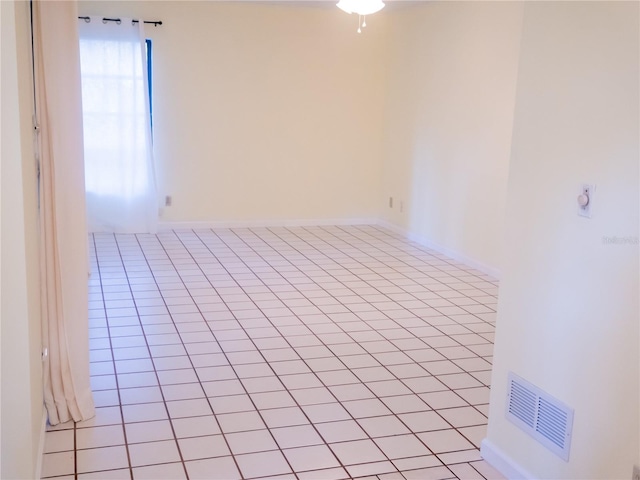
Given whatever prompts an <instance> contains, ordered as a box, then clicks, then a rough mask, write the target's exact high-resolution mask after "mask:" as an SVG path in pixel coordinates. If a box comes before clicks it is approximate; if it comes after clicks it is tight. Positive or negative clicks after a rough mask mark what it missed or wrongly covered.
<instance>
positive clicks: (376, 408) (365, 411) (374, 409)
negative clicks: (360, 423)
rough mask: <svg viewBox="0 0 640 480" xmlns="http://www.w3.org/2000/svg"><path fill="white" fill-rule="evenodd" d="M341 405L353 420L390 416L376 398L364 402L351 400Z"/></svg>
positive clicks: (388, 411) (389, 412)
mask: <svg viewBox="0 0 640 480" xmlns="http://www.w3.org/2000/svg"><path fill="white" fill-rule="evenodd" d="M342 405H344V407H345V408H346V409H347V410H348V411H349V413H350V414H351V415H352V416H353V418H366V417H377V416H380V415H390V414H391V411H390V410H389V409H388V408H387V407H386V406H385V404H384V403H382V402H381V401H380V400H378V399H377V398H368V399H364V400H352V401H349V402H343V403H342Z"/></svg>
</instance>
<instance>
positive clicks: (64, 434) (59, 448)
mask: <svg viewBox="0 0 640 480" xmlns="http://www.w3.org/2000/svg"><path fill="white" fill-rule="evenodd" d="M73 435H74V432H73V430H60V431H57V432H47V433H46V435H45V437H44V453H56V452H65V451H69V450H73V449H74V448H75V447H74V439H73Z"/></svg>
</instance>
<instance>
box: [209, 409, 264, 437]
mask: <svg viewBox="0 0 640 480" xmlns="http://www.w3.org/2000/svg"><path fill="white" fill-rule="evenodd" d="M216 418H217V420H218V422H219V423H220V428H221V429H222V431H223V432H224V433H234V432H245V431H249V430H260V429H263V428H265V425H264V422H263V421H262V419H261V418H260V415H258V412H255V411H253V412H240V413H227V414H224V415H217V416H216ZM265 420H266V419H265Z"/></svg>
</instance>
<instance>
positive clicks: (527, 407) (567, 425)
mask: <svg viewBox="0 0 640 480" xmlns="http://www.w3.org/2000/svg"><path fill="white" fill-rule="evenodd" d="M508 382H509V384H508V388H507V391H508V396H507V419H508V420H510V421H511V422H512V423H514V424H515V425H517V426H518V427H520V428H521V429H522V430H524V431H525V432H527V433H528V434H529V435H531V436H532V437H533V438H535V439H536V440H538V441H539V442H540V443H542V444H543V445H544V446H545V447H547V448H548V449H549V450H551V451H552V452H553V453H555V454H556V455H558V456H559V457H560V458H562V459H563V460H564V461H569V448H570V447H571V428H572V426H573V408H570V407H568V406H567V405H565V404H564V403H562V402H561V401H559V400H557V399H555V398H553V397H552V396H550V395H549V394H547V393H545V392H543V391H542V390H540V389H539V388H538V387H536V386H535V385H532V384H530V383H529V382H527V381H526V380H524V379H522V378H520V377H519V376H518V375H516V374H515V373H513V372H509V376H508Z"/></svg>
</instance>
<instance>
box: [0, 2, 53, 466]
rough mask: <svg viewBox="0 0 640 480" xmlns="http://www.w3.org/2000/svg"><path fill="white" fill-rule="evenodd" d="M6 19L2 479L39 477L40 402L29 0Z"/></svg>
mask: <svg viewBox="0 0 640 480" xmlns="http://www.w3.org/2000/svg"><path fill="white" fill-rule="evenodd" d="M0 5H1V7H0V10H1V12H2V13H1V14H0V15H1V22H2V55H1V56H2V99H1V105H2V125H1V130H2V142H1V143H2V152H1V155H2V177H1V209H2V213H1V220H2V231H1V278H2V280H1V298H2V302H1V303H2V319H1V327H0V328H1V344H2V345H1V350H0V352H1V354H0V356H1V371H2V374H1V381H2V398H1V404H2V412H1V418H0V429H1V431H0V451H1V452H2V461H1V469H0V476H1V477H2V478H11V479H13V478H23V479H32V478H35V476H36V465H37V462H38V446H39V441H40V434H41V427H42V418H43V412H44V407H43V402H42V364H41V362H40V345H41V340H40V308H39V283H38V278H39V277H38V248H37V238H38V237H37V218H38V217H37V198H36V192H37V190H36V177H35V166H34V157H33V144H32V137H31V133H32V132H31V102H32V90H31V85H32V84H31V72H30V60H29V48H30V40H29V31H28V21H29V17H28V8H29V4H28V2H16V3H15V4H14V2H8V1H7V2H0Z"/></svg>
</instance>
